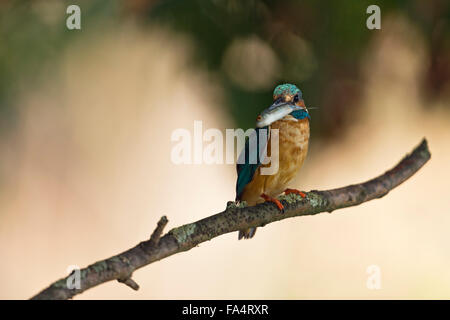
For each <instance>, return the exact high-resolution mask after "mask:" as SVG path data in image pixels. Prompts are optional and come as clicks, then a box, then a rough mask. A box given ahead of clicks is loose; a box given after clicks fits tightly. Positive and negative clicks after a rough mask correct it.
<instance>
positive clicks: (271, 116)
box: [256, 103, 301, 128]
mask: <svg viewBox="0 0 450 320" xmlns="http://www.w3.org/2000/svg"><path fill="white" fill-rule="evenodd" d="M300 109H301V107H298V106H296V105H294V104H291V103H279V104H273V105H271V106H270V107H269V108H267V109H266V110H264V111H263V112H261V113H260V114H259V115H258V117H256V127H257V128H262V127H265V126H268V125H270V124H272V123H274V122H275V121H277V120H280V119H282V118H284V117H285V116H287V115H288V114H290V113H291V112H292V111H295V110H300Z"/></svg>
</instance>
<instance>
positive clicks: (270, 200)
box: [261, 193, 284, 213]
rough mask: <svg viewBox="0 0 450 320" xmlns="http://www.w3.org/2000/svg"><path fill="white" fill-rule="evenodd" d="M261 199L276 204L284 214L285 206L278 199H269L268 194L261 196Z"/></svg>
mask: <svg viewBox="0 0 450 320" xmlns="http://www.w3.org/2000/svg"><path fill="white" fill-rule="evenodd" d="M261 198H263V199H264V201H268V202H273V203H275V205H276V206H277V208H278V210H280V212H281V213H284V206H283V204H282V203H281V202H280V200H278V199H276V198H272V197H269V196H268V195H267V194H264V193H263V194H261Z"/></svg>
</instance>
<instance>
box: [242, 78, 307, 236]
mask: <svg viewBox="0 0 450 320" xmlns="http://www.w3.org/2000/svg"><path fill="white" fill-rule="evenodd" d="M310 119H311V118H310V115H309V112H308V109H307V108H306V106H305V102H304V100H303V96H302V92H301V91H300V89H299V88H297V86H295V85H293V84H289V83H286V84H281V85H279V86H277V87H276V88H275V90H274V91H273V103H272V105H271V106H270V107H269V108H267V109H266V110H264V111H263V112H262V113H261V114H259V115H258V117H257V118H256V128H255V134H256V135H257V137H256V141H257V143H256V147H257V148H258V149H257V150H258V151H255V150H252V148H253V149H254V148H255V147H252V144H250V143H249V141H250V139H247V140H246V142H245V147H244V149H243V150H242V152H241V155H240V158H242V157H243V159H244V161H238V164H237V166H236V169H237V181H236V202H237V203H239V202H241V201H246V202H247V205H249V206H254V205H256V204H258V203H262V202H266V201H268V202H272V203H274V204H275V205H276V206H277V208H278V209H279V210H280V211H281V212H282V213H283V212H284V207H283V204H282V203H281V202H280V201H279V200H278V199H277V197H278V196H280V195H281V194H282V193H283V192H284V194H286V195H287V194H292V193H294V194H298V195H300V196H301V197H302V198H304V197H305V196H306V195H305V193H304V192H302V191H299V190H297V189H290V188H287V185H288V184H289V182H290V181H291V180H292V179H293V178H294V177H295V175H296V174H297V172H298V171H299V170H300V168H301V167H302V165H303V162H304V161H305V158H306V155H307V153H308V144H309V121H310ZM273 129H278V137H279V140H278V141H279V142H278V143H279V144H278V170H277V171H276V172H275V173H274V174H272V175H264V174H261V169H262V168H264V167H270V166H271V163H270V162H269V163H267V161H263V160H264V158H263V157H265V155H264V154H261V153H260V150H261V149H263V148H264V146H263V145H262V144H264V143H266V146H267V148H266V149H265V150H271V139H270V133H271V131H272V130H273ZM261 130H264V131H263V132H264V133H267V139H261V138H260V137H261V135H260V131H261ZM253 144H254V143H253ZM252 152H256V153H257V156H256V161H250V159H251V153H252ZM255 232H256V227H254V228H249V229H247V230H240V231H239V237H238V238H239V240H240V239H243V238H244V239H250V238H252V237H253V236H254V235H255Z"/></svg>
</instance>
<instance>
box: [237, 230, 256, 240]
mask: <svg viewBox="0 0 450 320" xmlns="http://www.w3.org/2000/svg"><path fill="white" fill-rule="evenodd" d="M255 233H256V227H254V228H249V229H247V230H239V240H241V239H242V238H244V239H251V238H253V236H254V235H255Z"/></svg>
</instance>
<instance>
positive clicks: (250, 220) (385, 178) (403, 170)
mask: <svg viewBox="0 0 450 320" xmlns="http://www.w3.org/2000/svg"><path fill="white" fill-rule="evenodd" d="M430 157H431V155H430V152H429V150H428V145H427V141H426V140H425V139H423V140H422V142H421V143H420V145H419V146H417V147H416V148H415V149H414V150H413V152H412V153H411V154H409V155H407V156H406V157H405V158H403V159H402V160H401V161H400V163H399V164H397V165H396V166H395V167H394V168H393V169H391V170H389V171H387V172H385V173H384V174H382V175H380V176H378V177H376V178H374V179H372V180H369V181H367V182H364V183H360V184H355V185H350V186H347V187H343V188H338V189H333V190H326V191H317V190H313V191H310V192H308V193H307V194H306V198H304V199H302V198H301V197H299V196H298V195H295V194H290V195H288V196H281V197H280V200H282V203H283V205H284V206H285V213H284V214H280V212H279V211H278V209H277V208H276V206H274V205H273V204H271V203H263V204H260V205H257V206H252V207H243V208H242V207H237V206H236V205H230V203H229V205H228V206H227V209H226V210H225V211H223V212H220V213H218V214H215V215H212V216H210V217H207V218H204V219H202V220H199V221H197V222H194V223H190V224H186V225H183V226H181V227H178V228H174V229H172V230H170V231H169V232H168V233H166V234H165V235H164V236H163V237H161V234H162V231H163V228H164V227H165V225H166V224H167V222H168V220H167V218H166V217H165V216H164V217H162V218H161V220H160V221H159V222H158V226H157V228H156V229H155V231H154V232H153V234H152V236H151V238H150V239H149V240H147V241H143V242H141V243H139V244H138V245H137V246H135V247H134V248H131V249H129V250H127V251H125V252H122V253H120V254H118V255H116V256H114V257H111V258H108V259H106V260H102V261H99V262H96V263H94V264H92V265H90V266H88V267H86V268H84V269H82V270H81V272H80V277H81V280H80V288H79V289H69V288H68V287H67V285H66V283H67V280H68V278H69V277H70V275H69V276H68V277H66V278H63V279H61V280H59V281H57V282H55V283H53V284H51V285H50V286H49V287H48V288H46V289H44V290H43V291H41V292H40V293H38V294H37V295H35V296H34V297H32V299H70V298H72V297H73V296H75V295H77V294H79V293H82V292H83V291H86V290H88V289H90V288H92V287H95V286H98V285H99V284H102V283H104V282H107V281H111V280H118V281H119V282H122V283H124V284H126V285H128V286H130V287H131V288H133V289H135V290H137V289H138V288H139V286H138V285H137V283H136V282H134V281H133V280H132V279H131V275H132V274H133V272H134V271H135V270H137V269H139V268H142V267H144V266H146V265H148V264H150V263H152V262H155V261H158V260H161V259H164V258H166V257H168V256H171V255H173V254H175V253H178V252H183V251H187V250H190V249H192V248H194V247H195V246H197V245H198V244H199V243H202V242H205V241H207V240H211V239H213V238H215V237H218V236H220V235H223V234H225V233H229V232H235V231H238V230H243V229H247V228H250V227H262V226H265V225H266V224H268V223H272V222H275V221H278V220H282V219H286V218H292V217H296V216H305V215H314V214H317V213H320V212H332V211H334V210H336V209H340V208H345V207H351V206H356V205H359V204H361V203H363V202H366V201H369V200H372V199H376V198H381V197H383V196H385V195H386V194H387V193H388V192H389V191H390V190H392V189H393V188H395V187H397V186H398V185H399V184H401V183H402V182H404V181H405V180H407V179H408V178H410V177H411V176H412V175H413V174H414V173H416V172H417V171H418V170H419V169H420V168H421V167H422V166H423V165H424V164H425V163H426V162H427V161H428V160H429V159H430ZM253 241H257V240H253Z"/></svg>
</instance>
